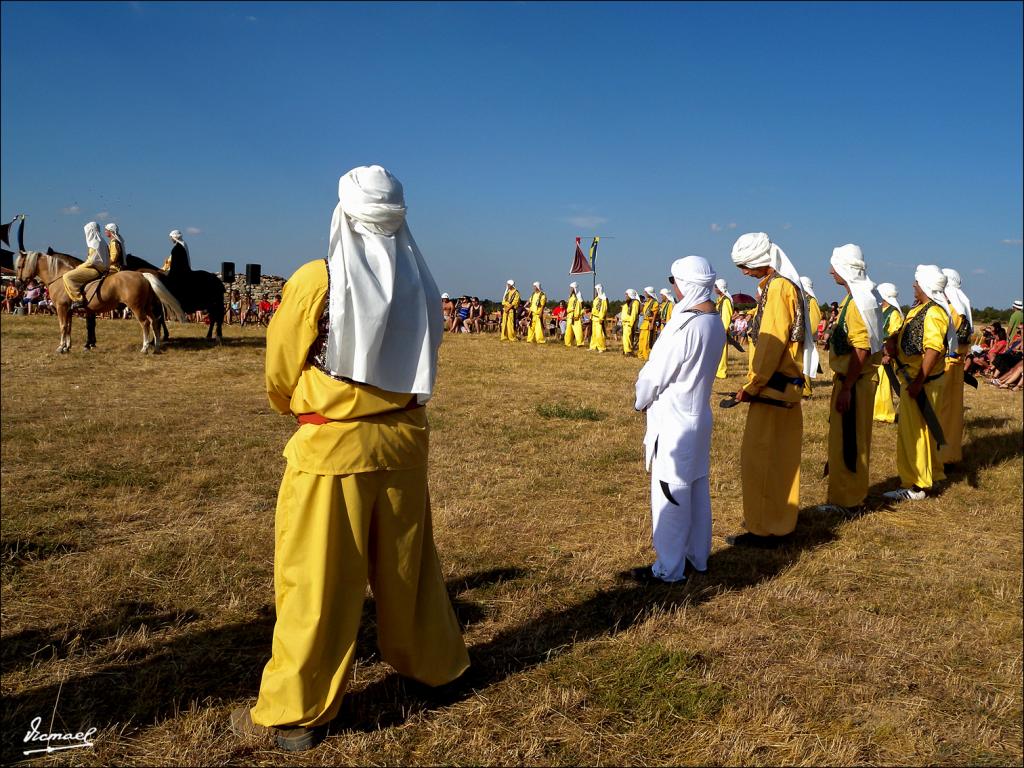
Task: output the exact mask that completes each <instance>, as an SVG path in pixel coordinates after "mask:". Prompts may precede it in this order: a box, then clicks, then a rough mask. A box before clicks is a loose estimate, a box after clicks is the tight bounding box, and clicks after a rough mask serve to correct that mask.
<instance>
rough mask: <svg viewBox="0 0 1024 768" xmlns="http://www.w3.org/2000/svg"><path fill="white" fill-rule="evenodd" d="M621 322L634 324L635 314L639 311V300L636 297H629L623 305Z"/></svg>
mask: <svg viewBox="0 0 1024 768" xmlns="http://www.w3.org/2000/svg"><path fill="white" fill-rule="evenodd" d="M623 310H624V311H623V313H622V324H623V325H635V324H636V316H637V315H638V314H639V313H640V302H639V301H638V300H637V299H629V300H628V301H627V302H626V303H625V305H624V306H623Z"/></svg>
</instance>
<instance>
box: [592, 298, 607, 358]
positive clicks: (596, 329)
mask: <svg viewBox="0 0 1024 768" xmlns="http://www.w3.org/2000/svg"><path fill="white" fill-rule="evenodd" d="M594 293H595V295H594V306H593V309H592V310H591V312H590V351H591V352H593V351H594V350H595V349H596V350H597V351H598V352H605V351H606V349H605V336H604V319H605V318H606V317H607V316H608V297H607V296H605V294H604V286H603V285H601V284H600V283H598V284H597V285H595V286H594Z"/></svg>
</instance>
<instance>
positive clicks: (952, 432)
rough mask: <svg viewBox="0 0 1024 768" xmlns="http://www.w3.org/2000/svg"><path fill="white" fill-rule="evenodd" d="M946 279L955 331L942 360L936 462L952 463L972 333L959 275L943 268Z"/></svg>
mask: <svg viewBox="0 0 1024 768" xmlns="http://www.w3.org/2000/svg"><path fill="white" fill-rule="evenodd" d="M942 274H944V275H945V276H946V289H945V294H946V300H947V301H948V302H949V313H950V317H951V319H952V321H953V328H954V330H955V331H956V340H957V345H956V347H954V348H951V349H950V350H949V352H948V353H947V355H946V357H945V370H946V376H945V383H944V384H943V387H942V404H941V405H942V407H941V410H940V411H939V422H940V423H941V424H942V434H943V435H944V436H945V438H946V444H945V445H944V446H942V448H941V449H939V461H941V462H942V463H943V464H956V463H957V462H959V461H960V460H961V459H962V458H963V440H964V362H965V361H966V360H967V354H968V353H969V352H970V351H971V334H973V333H974V315H973V313H972V312H971V300H970V299H969V298H968V297H967V294H966V293H964V291H963V288H962V287H961V286H962V281H961V279H960V273H959V272H957V271H956V270H955V269H943V270H942Z"/></svg>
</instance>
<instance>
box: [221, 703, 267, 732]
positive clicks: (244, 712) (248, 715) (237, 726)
mask: <svg viewBox="0 0 1024 768" xmlns="http://www.w3.org/2000/svg"><path fill="white" fill-rule="evenodd" d="M229 722H230V725H231V732H232V733H233V734H235V736H238V737H239V738H243V739H257V738H263V737H265V736H269V735H270V729H269V728H267V727H266V726H265V725H257V724H256V723H254V722H253V721H252V711H251V710H250V709H249V707H237V708H235V709H233V710H231V718H230V720H229Z"/></svg>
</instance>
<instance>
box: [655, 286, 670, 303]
mask: <svg viewBox="0 0 1024 768" xmlns="http://www.w3.org/2000/svg"><path fill="white" fill-rule="evenodd" d="M658 293H660V294H661V295H662V296H664V297H665V298H666V299H668V300H669V301H674V299H673V298H672V292H671V291H670V290H669V289H668V288H662V289H661V290H660V291H658Z"/></svg>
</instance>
